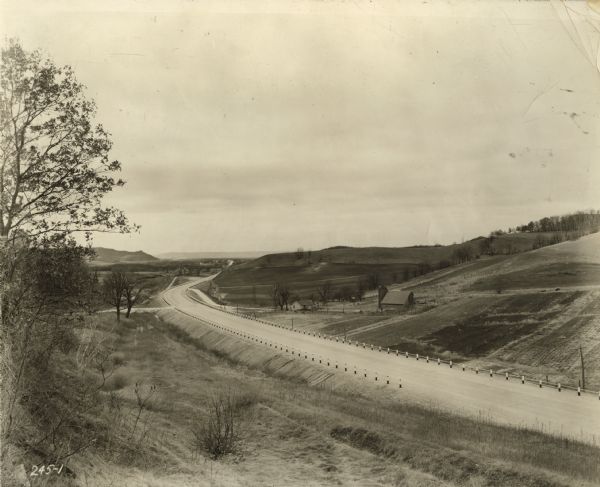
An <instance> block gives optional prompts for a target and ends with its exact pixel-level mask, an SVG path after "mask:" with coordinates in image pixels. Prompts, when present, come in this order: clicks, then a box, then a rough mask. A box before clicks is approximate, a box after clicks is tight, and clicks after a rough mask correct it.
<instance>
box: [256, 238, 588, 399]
mask: <svg viewBox="0 0 600 487" xmlns="http://www.w3.org/2000/svg"><path fill="white" fill-rule="evenodd" d="M398 286H399V287H404V288H408V289H411V290H413V291H414V293H415V295H416V297H417V300H418V301H419V302H420V303H421V304H417V306H415V307H414V308H413V309H410V310H397V311H386V312H385V313H379V312H376V311H375V310H376V300H375V298H374V297H372V298H368V299H366V300H365V301H363V302H362V303H360V304H355V305H346V307H345V308H342V306H341V305H340V304H337V303H331V304H330V307H329V309H328V312H326V313H325V312H312V313H285V312H277V313H267V314H266V317H267V318H268V319H269V320H271V321H276V322H279V323H281V324H284V325H286V326H290V325H291V320H292V319H293V320H294V326H295V327H298V328H306V329H311V330H318V331H321V332H323V333H329V334H332V335H344V334H346V335H347V336H348V337H349V338H351V339H352V340H358V341H361V342H366V343H373V344H375V345H381V346H386V347H391V348H396V349H399V350H402V351H409V352H413V353H415V352H418V353H421V354H428V355H431V356H444V357H448V358H453V359H455V360H460V361H467V362H471V364H472V365H477V364H479V365H481V366H482V367H484V366H485V367H494V368H495V369H497V370H501V371H509V372H515V373H524V374H526V375H530V376H534V377H536V378H540V379H542V378H543V379H545V378H546V376H548V378H549V379H550V380H553V381H555V382H562V383H569V384H572V385H577V383H578V381H579V380H580V378H581V366H580V365H581V364H580V356H579V347H581V348H582V351H583V354H584V359H585V364H586V386H587V387H588V388H591V389H593V390H600V307H599V306H598V303H599V302H600V234H591V235H587V236H584V237H581V238H580V239H578V240H576V241H568V242H562V243H559V244H556V245H552V246H549V247H544V248H540V249H537V250H533V251H530V252H527V253H521V254H516V255H496V256H492V257H489V256H486V257H482V258H480V259H478V260H475V261H473V262H468V263H464V264H460V265H456V266H452V267H449V268H446V269H442V270H439V271H435V272H432V273H430V274H426V275H423V276H420V277H418V278H416V279H411V280H410V281H409V282H408V283H405V284H400V285H398Z"/></svg>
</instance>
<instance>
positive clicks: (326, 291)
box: [317, 281, 331, 303]
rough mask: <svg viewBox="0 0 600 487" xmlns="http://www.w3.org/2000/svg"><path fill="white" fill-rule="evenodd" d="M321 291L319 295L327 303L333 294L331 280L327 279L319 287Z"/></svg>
mask: <svg viewBox="0 0 600 487" xmlns="http://www.w3.org/2000/svg"><path fill="white" fill-rule="evenodd" d="M317 292H318V293H319V297H320V298H321V302H323V303H327V301H328V300H329V297H330V295H331V282H330V281H325V282H324V283H323V284H321V286H319V288H318V289H317Z"/></svg>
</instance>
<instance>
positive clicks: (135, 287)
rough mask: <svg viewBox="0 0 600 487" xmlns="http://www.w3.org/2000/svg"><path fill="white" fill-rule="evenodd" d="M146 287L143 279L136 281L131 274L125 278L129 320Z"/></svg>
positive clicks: (125, 295) (124, 291) (126, 316)
mask: <svg viewBox="0 0 600 487" xmlns="http://www.w3.org/2000/svg"><path fill="white" fill-rule="evenodd" d="M144 287H145V285H144V282H143V281H142V280H141V279H135V278H134V277H133V276H132V275H131V274H129V275H126V276H125V289H124V290H123V294H124V297H125V304H126V306H127V312H126V314H125V318H129V315H130V314H131V308H133V306H134V305H135V303H137V301H138V299H139V298H140V296H141V295H142V292H143V291H144Z"/></svg>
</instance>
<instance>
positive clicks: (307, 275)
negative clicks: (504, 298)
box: [215, 233, 551, 306]
mask: <svg viewBox="0 0 600 487" xmlns="http://www.w3.org/2000/svg"><path fill="white" fill-rule="evenodd" d="M550 236H551V234H544V233H512V234H504V235H499V236H495V237H493V238H483V237H480V238H476V239H473V240H470V241H468V242H465V243H462V244H453V245H446V246H442V245H436V246H417V247H404V248H381V247H370V248H352V247H334V248H331V249H324V250H319V251H314V252H308V251H306V252H305V251H302V252H297V253H281V254H272V255H266V256H263V257H261V258H259V259H256V260H253V261H249V262H245V263H241V264H238V265H236V266H233V267H232V268H230V269H228V270H227V271H226V272H224V273H223V274H221V275H220V276H218V277H217V279H215V283H216V284H217V285H218V292H219V296H220V299H222V300H223V301H226V302H228V303H230V304H240V305H262V306H265V305H267V306H268V305H269V304H271V302H272V289H273V286H274V284H275V283H282V284H285V285H287V286H288V287H289V288H290V291H291V293H292V296H294V297H295V298H309V297H310V296H317V295H318V291H317V289H318V287H319V286H321V285H322V284H323V283H324V282H327V281H329V282H330V283H331V286H332V288H333V289H334V290H341V289H343V288H348V289H350V290H352V291H355V289H356V288H357V285H358V282H359V281H364V282H368V281H369V279H370V278H372V276H377V282H378V283H384V284H386V285H387V284H393V283H404V282H407V281H410V280H411V279H413V278H414V277H417V276H420V275H422V274H428V273H430V272H431V271H432V270H434V269H440V268H441V269H446V272H448V268H449V266H451V264H453V263H455V255H456V252H458V251H460V250H461V249H462V250H463V251H466V252H468V253H470V255H471V256H479V255H480V254H481V253H482V250H481V247H482V241H485V242H488V244H489V245H490V248H491V249H493V250H491V251H489V252H492V254H493V255H491V256H489V255H484V256H482V257H481V259H480V260H471V262H469V263H468V264H467V266H470V268H471V269H472V270H476V269H480V268H485V267H488V266H491V265H493V264H495V263H497V262H499V261H501V260H503V259H504V258H505V257H507V256H510V255H513V254H518V253H520V252H526V251H529V250H531V249H532V248H533V246H534V243H535V241H536V240H537V239H538V238H548V237H550ZM461 267H462V266H461ZM441 272H444V271H441ZM449 272H450V273H451V272H452V268H450V271H449ZM458 273H459V274H460V273H462V271H460V270H459V271H458ZM450 275H451V274H450Z"/></svg>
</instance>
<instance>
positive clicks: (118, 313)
mask: <svg viewBox="0 0 600 487" xmlns="http://www.w3.org/2000/svg"><path fill="white" fill-rule="evenodd" d="M117 321H121V305H120V304H117Z"/></svg>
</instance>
